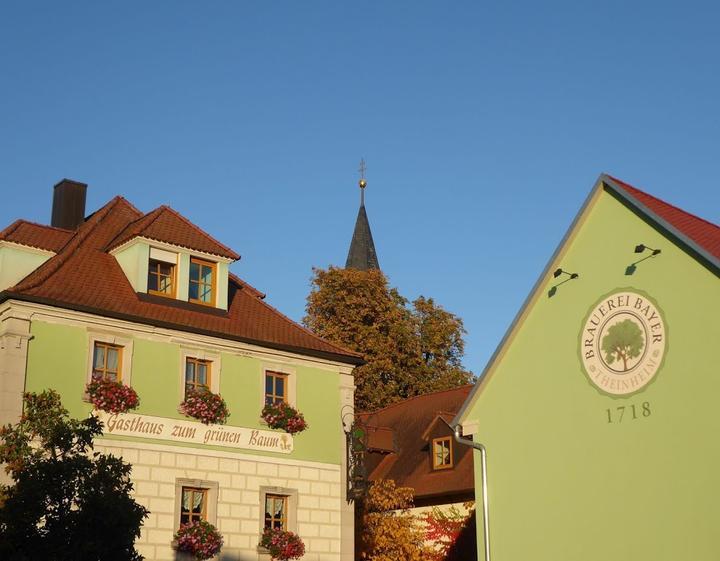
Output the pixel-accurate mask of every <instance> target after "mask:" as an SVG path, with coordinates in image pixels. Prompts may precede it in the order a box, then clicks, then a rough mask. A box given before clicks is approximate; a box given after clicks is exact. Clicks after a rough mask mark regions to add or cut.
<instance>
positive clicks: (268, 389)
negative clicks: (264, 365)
mask: <svg viewBox="0 0 720 561" xmlns="http://www.w3.org/2000/svg"><path fill="white" fill-rule="evenodd" d="M265 393H266V394H272V393H273V377H272V376H270V375H268V374H265Z"/></svg>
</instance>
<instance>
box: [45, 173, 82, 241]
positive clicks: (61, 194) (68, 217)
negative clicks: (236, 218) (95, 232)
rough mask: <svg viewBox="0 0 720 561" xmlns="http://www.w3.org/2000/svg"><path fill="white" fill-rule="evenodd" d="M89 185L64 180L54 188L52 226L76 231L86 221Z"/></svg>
mask: <svg viewBox="0 0 720 561" xmlns="http://www.w3.org/2000/svg"><path fill="white" fill-rule="evenodd" d="M86 192H87V184H86V183H80V182H79V181H73V180H72V179H63V180H62V181H60V182H59V183H58V184H57V185H55V187H54V192H53V206H52V220H51V222H50V223H51V225H53V226H55V227H56V228H65V229H66V230H75V229H77V228H78V226H80V224H82V223H83V221H84V220H85V194H86Z"/></svg>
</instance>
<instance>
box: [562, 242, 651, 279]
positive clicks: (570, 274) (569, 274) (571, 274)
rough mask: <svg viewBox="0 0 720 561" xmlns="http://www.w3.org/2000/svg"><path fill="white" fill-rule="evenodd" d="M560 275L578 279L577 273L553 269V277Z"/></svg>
mask: <svg viewBox="0 0 720 561" xmlns="http://www.w3.org/2000/svg"><path fill="white" fill-rule="evenodd" d="M638 247H640V246H638ZM560 275H567V276H569V277H570V278H569V279H566V280H572V279H576V278H578V277H579V276H580V275H578V274H577V273H568V272H567V271H563V270H562V269H555V272H554V273H553V277H555V278H558V277H559V276H560Z"/></svg>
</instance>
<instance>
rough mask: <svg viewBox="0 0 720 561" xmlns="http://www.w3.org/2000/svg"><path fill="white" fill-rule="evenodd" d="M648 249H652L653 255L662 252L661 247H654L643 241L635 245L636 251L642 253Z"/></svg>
mask: <svg viewBox="0 0 720 561" xmlns="http://www.w3.org/2000/svg"><path fill="white" fill-rule="evenodd" d="M646 249H649V250H650V251H652V254H653V255H659V254H660V253H662V250H661V249H653V248H652V247H648V246H646V245H645V244H642V243H641V244H638V245H636V246H635V253H642V252H643V251H645V250H646Z"/></svg>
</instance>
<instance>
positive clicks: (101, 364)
mask: <svg viewBox="0 0 720 561" xmlns="http://www.w3.org/2000/svg"><path fill="white" fill-rule="evenodd" d="M93 368H105V347H103V346H101V345H95V354H94V355H93Z"/></svg>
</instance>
